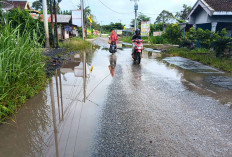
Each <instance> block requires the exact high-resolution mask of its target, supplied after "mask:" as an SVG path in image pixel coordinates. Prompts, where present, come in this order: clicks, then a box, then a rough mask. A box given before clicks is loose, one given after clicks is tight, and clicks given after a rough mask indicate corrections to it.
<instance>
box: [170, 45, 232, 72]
mask: <svg viewBox="0 0 232 157" xmlns="http://www.w3.org/2000/svg"><path fill="white" fill-rule="evenodd" d="M167 53H169V54H171V55H173V56H181V57H185V58H189V59H191V60H195V61H198V62H201V63H203V64H206V65H210V66H213V67H215V68H218V69H221V70H224V71H228V72H232V60H231V59H229V58H216V56H215V53H214V52H211V51H210V50H207V49H193V50H191V51H190V50H189V49H187V48H169V49H167ZM207 53H208V54H207Z"/></svg>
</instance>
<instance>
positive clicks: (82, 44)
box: [60, 38, 91, 51]
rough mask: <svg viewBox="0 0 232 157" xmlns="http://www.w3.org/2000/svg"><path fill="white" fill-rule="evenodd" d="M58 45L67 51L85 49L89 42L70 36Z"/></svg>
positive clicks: (89, 45)
mask: <svg viewBox="0 0 232 157" xmlns="http://www.w3.org/2000/svg"><path fill="white" fill-rule="evenodd" d="M60 46H61V47H62V48H65V49H66V50H67V51H86V50H89V49H90V47H91V43H90V42H88V41H85V40H82V39H81V38H71V39H68V40H66V41H65V42H64V43H61V44H60Z"/></svg>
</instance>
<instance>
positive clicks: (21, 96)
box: [0, 24, 47, 123]
mask: <svg viewBox="0 0 232 157" xmlns="http://www.w3.org/2000/svg"><path fill="white" fill-rule="evenodd" d="M36 31H39V30H34V32H33V34H31V33H30V32H27V31H24V33H21V32H20V30H19V27H17V28H12V27H11V26H10V24H9V25H8V26H5V27H4V28H3V29H1V30H0V32H1V33H0V41H1V42H0V123H1V122H3V121H4V120H5V118H6V117H9V116H11V115H12V114H13V113H14V112H15V110H17V109H18V108H19V107H20V106H21V105H22V104H23V103H25V102H26V100H27V99H29V98H31V97H32V96H34V95H35V94H37V93H38V92H39V91H40V90H42V89H43V88H44V87H45V85H46V80H47V79H46V74H45V70H44V64H43V57H42V54H41V52H42V46H41V45H40V44H39V42H38V40H39V39H40V37H38V36H37V35H36Z"/></svg>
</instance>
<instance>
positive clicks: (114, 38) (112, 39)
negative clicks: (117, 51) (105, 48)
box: [109, 30, 118, 48]
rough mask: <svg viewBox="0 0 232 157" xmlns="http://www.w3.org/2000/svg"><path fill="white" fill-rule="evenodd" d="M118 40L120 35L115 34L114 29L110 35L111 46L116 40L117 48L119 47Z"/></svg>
mask: <svg viewBox="0 0 232 157" xmlns="http://www.w3.org/2000/svg"><path fill="white" fill-rule="evenodd" d="M117 41H118V36H117V34H115V31H114V30H113V31H112V32H111V35H110V41H109V44H110V48H111V43H112V42H115V45H116V48H117Z"/></svg>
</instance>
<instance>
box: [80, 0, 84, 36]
mask: <svg viewBox="0 0 232 157" xmlns="http://www.w3.org/2000/svg"><path fill="white" fill-rule="evenodd" d="M81 17H82V18H81V26H82V37H83V40H85V29H84V28H85V23H84V2H83V0H81Z"/></svg>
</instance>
